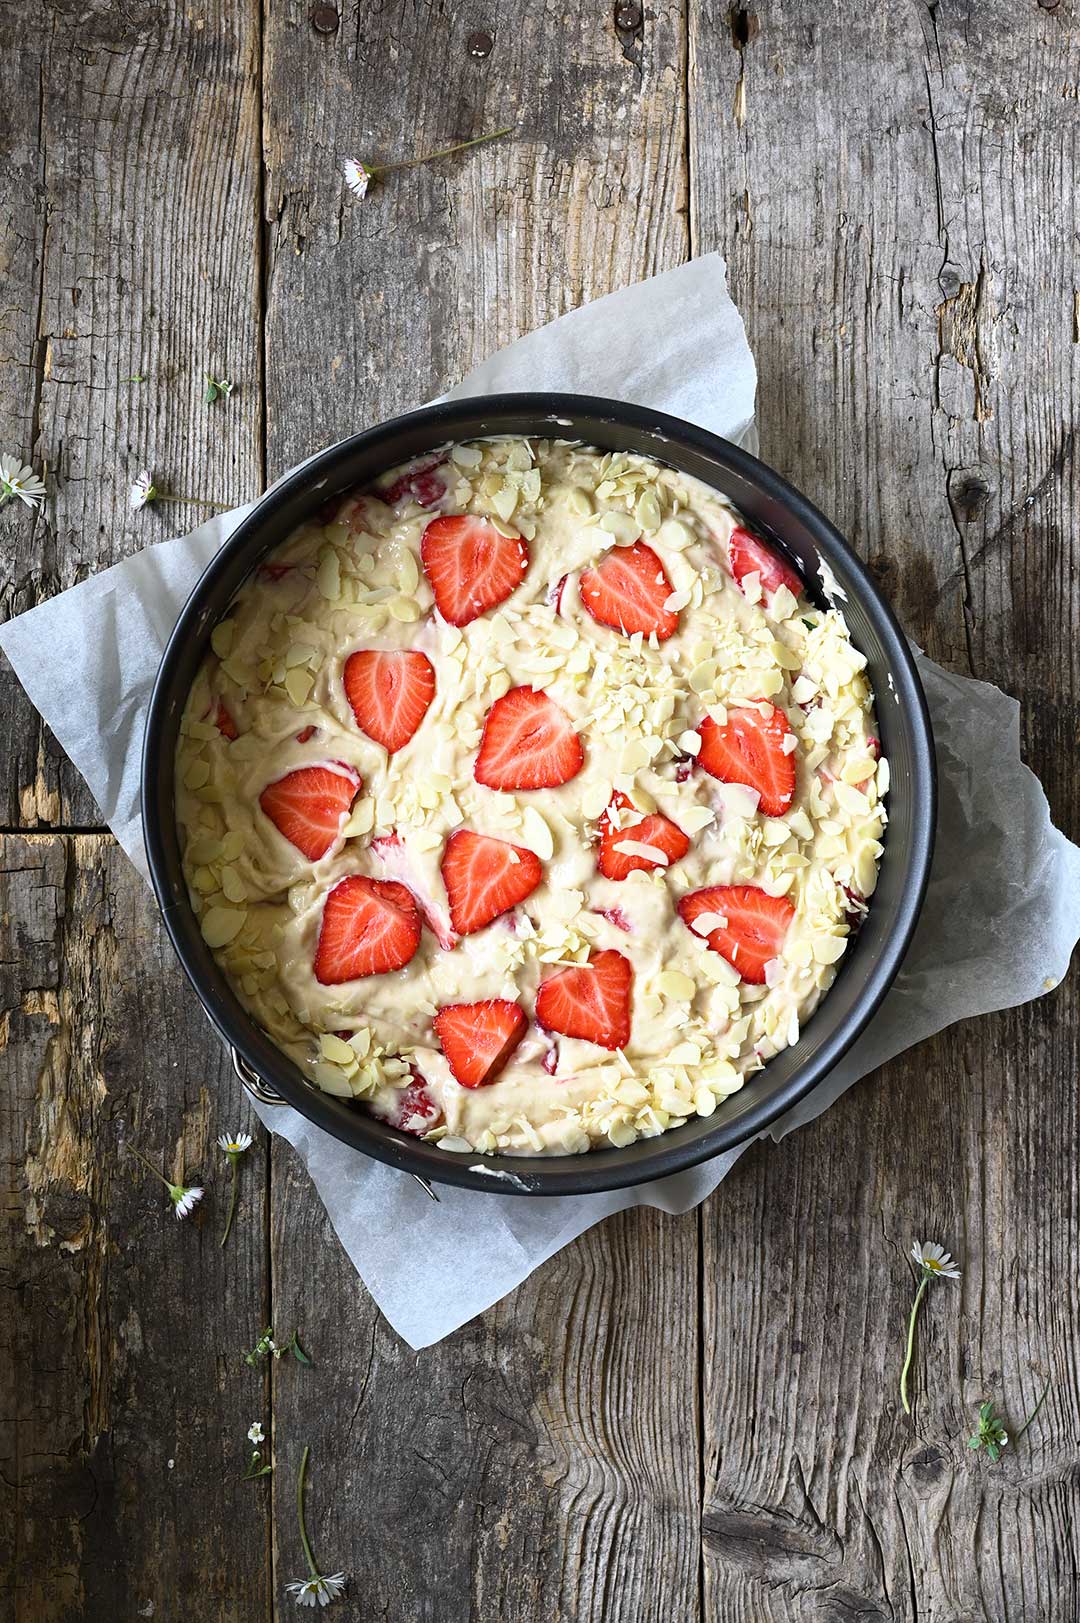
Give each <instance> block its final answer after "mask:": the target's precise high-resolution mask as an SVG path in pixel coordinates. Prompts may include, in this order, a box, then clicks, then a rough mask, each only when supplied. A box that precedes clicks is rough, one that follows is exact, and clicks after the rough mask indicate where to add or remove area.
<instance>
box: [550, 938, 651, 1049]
mask: <svg viewBox="0 0 1080 1623" xmlns="http://www.w3.org/2000/svg"><path fill="white" fill-rule="evenodd" d="M633 977H634V972H633V970H632V968H631V967H630V960H629V958H624V957H623V955H622V953H621V952H614V951H612V950H610V949H609V950H608V951H607V952H597V953H594V954H593V956H592V957H591V958H590V959H589V962H588V963H587V964H582V965H580V966H579V967H578V968H575V969H560V970H559V971H558V973H557V974H554V975H549V976H548V978H547V980H546V981H541V983H540V989H539V991H538V992H537V994H536V1018H537V1021H538V1022H539V1024H540V1025H541V1026H543V1028H544V1030H545V1031H558V1032H561V1034H562V1035H563V1036H564V1037H580V1038H581V1039H582V1041H583V1042H587V1043H596V1044H597V1045H598V1046H599V1047H600V1048H625V1046H626V1044H627V1043H628V1042H629V1041H630V983H631V981H632V980H633Z"/></svg>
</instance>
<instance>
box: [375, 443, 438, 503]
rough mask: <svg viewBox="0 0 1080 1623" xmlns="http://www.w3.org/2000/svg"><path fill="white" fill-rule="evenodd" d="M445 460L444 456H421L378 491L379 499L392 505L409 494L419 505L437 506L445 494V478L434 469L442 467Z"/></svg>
mask: <svg viewBox="0 0 1080 1623" xmlns="http://www.w3.org/2000/svg"><path fill="white" fill-rule="evenodd" d="M445 462H446V458H445V457H444V456H438V455H436V456H429V457H421V458H420V460H419V461H417V462H414V463H412V464H411V465H410V466H409V467H408V468H406V470H405V471H404V473H402V474H400V475H399V476H398V478H397V479H395V480H394V482H393V483H392V484H391V485H389V486H388V487H387V488H386V489H385V490H380V491H379V496H380V499H381V500H382V501H384V502H389V503H390V504H391V505H393V504H394V503H395V502H399V501H401V500H402V499H403V498H404V497H405V496H411V497H412V499H413V501H415V502H419V503H420V506H421V507H437V506H438V504H439V502H441V501H442V499H443V497H444V496H445V495H446V479H445V478H444V476H443V475H442V474H440V473H436V471H435V470H436V469H437V468H441V467H443V466H444V464H445Z"/></svg>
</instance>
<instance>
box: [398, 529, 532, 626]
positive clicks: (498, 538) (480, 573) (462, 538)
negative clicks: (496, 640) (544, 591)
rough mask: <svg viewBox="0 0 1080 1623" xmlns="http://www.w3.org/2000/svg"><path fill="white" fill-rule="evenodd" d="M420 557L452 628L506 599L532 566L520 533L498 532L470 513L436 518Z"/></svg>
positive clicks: (474, 617)
mask: <svg viewBox="0 0 1080 1623" xmlns="http://www.w3.org/2000/svg"><path fill="white" fill-rule="evenodd" d="M420 557H421V559H422V560H423V565H424V573H425V575H426V576H427V578H428V580H429V581H430V582H431V590H432V591H433V592H434V593H435V607H436V608H437V609H438V611H439V613H440V614H441V615H442V617H443V619H444V620H446V621H448V622H449V624H450V625H452V626H467V625H468V624H469V622H470V620H475V619H476V618H477V616H478V615H481V614H483V613H484V611H485V610H486V609H493V608H494V607H495V605H496V604H497V603H503V602H505V601H506V599H507V598H508V597H509V596H510V593H511V592H512V591H513V590H514V588H515V587H516V586H519V585H520V584H521V581H522V580H523V578H524V575H525V571H526V569H528V567H529V549H528V548H527V547H526V545H525V543H524V541H523V540H522V539H521V537H520V536H517V535H514V536H506V535H500V534H499V532H498V530H497V529H496V528H495V526H494V524H492V523H490V521H489V520H488V519H486V518H476V517H475V516H474V515H473V514H470V513H455V514H453V515H451V516H450V517H448V518H436V519H432V521H431V523H430V524H429V525H428V527H427V529H426V530H425V531H424V538H423V540H422V541H421V543H420Z"/></svg>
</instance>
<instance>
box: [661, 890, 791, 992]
mask: <svg viewBox="0 0 1080 1623" xmlns="http://www.w3.org/2000/svg"><path fill="white" fill-rule="evenodd" d="M710 913H713V914H715V915H716V916H717V918H723V919H726V920H727V922H726V924H722V925H721V924H716V925H714V926H713V928H712V929H710V930H709V931H708V933H707V934H705V933H704V932H703V931H701V930H698V929H695V927H694V921H695V920H696V919H700V918H701V917H702V915H703V914H710ZM679 916H680V918H681V919H682V921H683V923H684V924H685V925H686V927H687V929H689V930H692V931H693V933H694V934H695V935H697V936H698V937H699V939H702V940H705V941H707V942H708V944H709V946H710V947H711V948H712V950H713V952H718V953H719V954H720V956H721V958H726V959H727V961H728V963H729V964H730V965H731V967H732V969H737V970H738V972H739V974H740V975H741V976H742V978H743V980H744V981H749V982H750V983H751V985H753V986H763V985H764V983H765V965H766V964H767V963H769V962H770V961H771V960H772V959H773V958H778V957H779V956H780V952H781V950H782V948H783V945H784V937H785V936H786V935H787V932H788V926H789V925H790V923H791V921H792V919H793V918H794V917H795V909H794V908H793V907H792V905H791V903H790V902H789V901H788V900H787V898H786V897H784V896H769V895H768V894H767V893H766V892H765V891H763V890H760V889H759V888H758V887H757V886H756V885H710V886H709V887H708V889H707V890H695V891H692V892H691V893H690V895H689V896H684V897H683V899H682V901H681V902H680V903H679Z"/></svg>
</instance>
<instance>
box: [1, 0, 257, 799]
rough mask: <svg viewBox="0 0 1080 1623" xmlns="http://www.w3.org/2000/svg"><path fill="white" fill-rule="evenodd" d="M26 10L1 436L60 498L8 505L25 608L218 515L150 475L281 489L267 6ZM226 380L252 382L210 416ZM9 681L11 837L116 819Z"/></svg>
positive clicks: (202, 491)
mask: <svg viewBox="0 0 1080 1623" xmlns="http://www.w3.org/2000/svg"><path fill="white" fill-rule="evenodd" d="M7 12H8V15H9V17H10V19H11V27H10V34H9V35H8V36H7V43H6V45H5V50H4V52H3V62H2V64H0V74H2V75H3V79H2V80H0V121H2V122H0V131H2V134H3V137H4V138H3V139H2V140H0V166H2V168H0V196H2V197H3V203H2V204H0V209H2V210H3V214H4V216H5V217H6V220H7V221H8V222H10V230H9V233H8V237H7V240H8V241H9V242H10V244H11V246H10V250H9V251H8V252H7V253H6V254H5V261H6V263H5V268H4V283H5V288H6V293H5V297H4V299H3V301H0V302H2V304H3V310H2V312H0V383H2V387H0V396H2V404H0V429H2V431H3V449H5V450H7V449H10V450H11V451H12V452H13V453H18V454H20V455H21V456H23V458H24V459H26V460H30V459H31V458H32V459H33V462H34V466H35V468H37V469H38V470H39V471H40V469H41V468H42V466H44V467H45V468H46V469H47V479H46V482H47V485H48V488H49V500H48V503H47V505H46V508H45V510H44V513H43V514H40V515H37V516H32V515H31V514H30V513H28V512H27V510H26V509H25V508H23V507H21V506H20V505H19V504H17V503H14V502H10V503H8V504H7V505H6V506H5V508H4V510H3V511H2V512H0V547H2V549H3V556H4V559H5V568H4V570H3V574H2V576H0V581H2V593H0V611H2V612H3V613H4V614H5V616H7V615H11V614H17V613H19V612H21V611H22V610H23V609H27V608H30V607H31V606H32V605H33V604H34V603H37V602H40V601H42V600H43V599H45V598H48V597H51V596H52V595H53V594H54V593H55V592H57V591H59V590H61V589H62V588H63V587H66V586H70V585H72V584H73V583H74V582H75V581H78V580H82V579H83V578H85V576H87V575H89V574H91V573H93V572H94V571H96V570H99V569H103V568H106V567H107V566H108V565H110V564H113V563H116V562H117V561H118V560H119V559H120V558H123V557H126V556H127V555H128V554H129V553H131V552H134V551H137V550H138V549H139V548H140V547H143V546H146V545H147V544H148V543H149V542H151V541H161V540H164V539H165V538H167V537H169V536H172V535H177V534H182V533H183V532H184V531H185V530H188V529H190V528H192V526H193V525H194V524H195V523H196V522H198V519H199V518H200V517H206V516H208V513H209V511H210V509H209V508H206V507H192V506H187V505H177V504H173V503H169V504H166V503H164V502H162V503H160V504H159V505H157V506H155V507H153V508H151V509H148V510H145V511H143V512H140V513H132V512H130V511H129V509H128V502H127V493H128V487H129V485H130V483H131V481H132V479H133V478H135V477H136V475H137V474H138V472H139V470H140V469H141V468H144V467H149V468H150V469H151V471H152V472H153V473H154V474H155V476H156V483H157V486H158V489H159V490H161V491H163V492H165V491H170V492H172V493H174V494H176V493H178V494H180V495H184V496H188V497H200V498H207V499H209V500H211V501H217V502H223V503H225V504H226V505H235V504H236V503H237V502H240V501H245V500H249V499H250V498H251V496H252V495H253V494H256V493H257V492H258V490H259V489H260V486H261V476H262V461H261V446H260V438H259V426H260V419H261V377H260V371H261V345H260V342H259V318H260V300H259V285H258V258H257V241H258V238H257V216H256V201H257V197H258V192H259V169H258V146H257V141H258V124H259V97H258V91H259V79H258V71H257V58H256V48H257V44H258V39H259V22H258V8H257V7H256V6H255V5H254V4H244V5H242V6H235V5H232V4H228V3H225V0H212V3H211V4H209V5H207V6H204V7H201V8H200V9H199V11H198V13H197V14H194V13H190V14H189V13H183V12H180V13H176V12H174V10H173V9H172V8H170V7H168V6H163V7H161V8H159V9H157V10H146V9H143V10H141V11H139V12H138V13H137V14H136V15H131V14H129V13H128V12H127V11H125V9H124V8H122V7H116V6H112V5H109V4H106V3H104V0H92V3H91V4H90V5H87V6H82V7H67V6H64V7H57V8H54V9H53V10H52V11H51V12H48V13H43V14H41V18H40V20H38V22H37V24H36V26H34V27H32V28H31V27H27V26H25V24H24V19H23V15H22V11H21V8H18V7H15V6H14V5H11V6H8V7H7ZM207 369H211V370H213V371H214V372H215V374H216V375H217V376H219V377H220V376H222V375H224V374H226V373H227V374H229V375H230V376H231V377H232V378H233V379H234V381H235V382H236V384H237V393H236V394H235V395H234V396H233V398H232V399H231V400H230V401H229V402H228V404H227V405H218V406H217V407H216V408H214V409H212V410H211V409H209V408H207V407H206V406H204V404H203V403H202V395H203V389H204V372H205V371H206V370H207ZM136 374H142V375H143V376H144V377H145V379H146V381H145V382H143V383H136V382H130V381H128V380H129V379H131V378H132V377H133V376H135V375H136ZM0 681H2V683H3V687H2V693H3V702H2V703H0V751H2V753H3V755H4V758H5V759H6V760H9V761H10V762H11V763H12V770H11V771H10V772H7V773H5V774H4V779H3V793H4V801H3V803H2V806H0V818H2V820H3V824H4V825H6V826H10V827H18V826H30V827H39V826H40V827H69V826H74V827H79V826H85V825H93V824H95V823H97V822H98V821H99V820H100V819H99V814H98V812H97V809H96V807H95V806H94V803H93V801H92V799H91V798H90V796H89V794H88V792H87V790H86V787H85V785H84V784H83V783H82V780H81V779H80V778H79V776H78V774H77V773H75V772H74V771H73V770H72V768H71V767H70V764H69V763H68V761H67V759H66V757H65V756H64V755H63V754H62V753H61V752H60V751H59V749H58V748H57V746H56V744H55V743H54V742H53V741H52V739H51V737H50V736H49V735H48V734H47V732H46V731H45V730H44V729H43V728H42V726H41V723H40V721H39V720H38V717H37V714H36V712H35V711H33V710H32V708H31V707H30V705H29V704H28V703H27V702H26V699H25V697H24V696H23V693H22V689H21V688H20V686H19V684H18V682H17V681H16V680H15V679H14V677H13V676H12V674H11V671H10V669H9V668H8V666H7V664H6V661H5V662H3V663H2V670H0Z"/></svg>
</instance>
